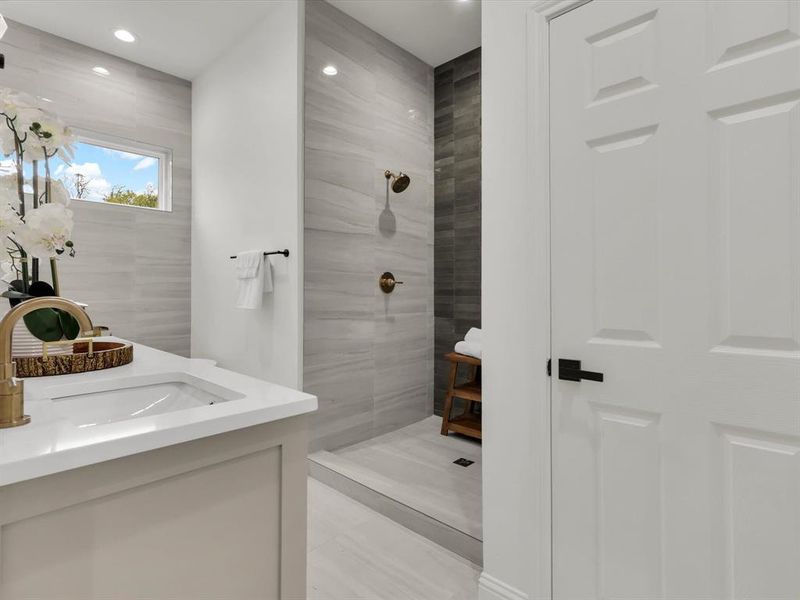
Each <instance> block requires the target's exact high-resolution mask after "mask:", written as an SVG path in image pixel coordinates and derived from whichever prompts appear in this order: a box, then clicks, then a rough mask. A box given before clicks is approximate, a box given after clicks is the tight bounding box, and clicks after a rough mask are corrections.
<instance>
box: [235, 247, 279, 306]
mask: <svg viewBox="0 0 800 600" xmlns="http://www.w3.org/2000/svg"><path fill="white" fill-rule="evenodd" d="M263 263H264V252H263V251H262V250H249V251H247V252H239V253H238V254H237V255H236V284H237V289H236V308H249V309H257V308H261V300H262V297H263V296H264V272H265V271H266V270H267V269H268V266H267V265H264V264H263ZM270 290H272V279H271V278H270Z"/></svg>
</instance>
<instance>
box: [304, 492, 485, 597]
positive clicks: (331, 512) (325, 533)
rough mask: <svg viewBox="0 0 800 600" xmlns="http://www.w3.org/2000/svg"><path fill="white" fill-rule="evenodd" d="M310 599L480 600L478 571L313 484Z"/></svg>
mask: <svg viewBox="0 0 800 600" xmlns="http://www.w3.org/2000/svg"><path fill="white" fill-rule="evenodd" d="M308 484H309V540H308V551H309V554H308V598H309V600H476V599H477V597H478V591H477V586H478V584H477V581H478V576H479V574H480V570H479V569H478V567H476V566H475V565H473V564H472V563H470V562H469V561H467V560H465V559H463V558H461V557H459V556H457V555H455V554H453V553H451V552H448V551H447V550H445V549H443V548H441V547H440V546H437V545H436V544H434V543H433V542H431V541H429V540H427V539H425V538H424V537H422V536H420V535H417V534H416V533H413V532H412V531H410V530H408V529H406V528H405V527H402V526H401V525H398V524H397V523H395V522H393V521H391V520H389V519H387V518H386V517H383V516H382V515H380V514H378V513H376V512H374V511H372V510H370V509H369V508H367V507H366V506H364V505H362V504H360V503H358V502H356V501H355V500H352V499H350V498H348V497H347V496H345V495H343V494H340V493H339V492H337V491H335V490H334V489H332V488H329V487H328V486H326V485H324V484H322V483H320V482H318V481H315V480H313V479H309V482H308Z"/></svg>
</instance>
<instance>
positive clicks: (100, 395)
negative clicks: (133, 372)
mask: <svg viewBox="0 0 800 600" xmlns="http://www.w3.org/2000/svg"><path fill="white" fill-rule="evenodd" d="M98 388H100V389H98ZM47 396H48V397H49V398H50V399H51V400H52V401H53V404H54V406H55V409H56V412H57V413H58V414H59V415H60V416H61V417H63V418H65V419H67V420H69V421H71V422H72V423H73V424H74V425H77V426H78V427H81V428H85V427H95V426H98V425H105V424H108V423H115V422H118V421H127V420H131V419H140V418H143V417H151V416H154V415H160V414H164V413H170V412H175V411H180V410H187V409H190V408H198V407H201V406H211V405H214V404H219V403H222V402H229V401H231V400H238V399H241V398H244V395H243V394H240V393H238V392H235V391H233V390H229V389H227V388H224V387H221V386H219V385H216V384H213V383H210V382H207V381H204V380H202V379H199V378H197V377H193V376H191V375H188V374H186V373H173V374H162V375H159V376H158V377H155V378H154V377H149V378H141V377H140V378H128V379H124V380H119V381H114V380H111V381H106V382H97V383H96V384H94V385H92V386H86V385H80V386H79V385H76V384H70V385H64V386H54V387H52V388H50V389H48V390H47Z"/></svg>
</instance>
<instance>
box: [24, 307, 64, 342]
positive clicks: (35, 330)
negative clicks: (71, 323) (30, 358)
mask: <svg viewBox="0 0 800 600" xmlns="http://www.w3.org/2000/svg"><path fill="white" fill-rule="evenodd" d="M22 319H23V320H24V321H25V325H26V326H27V327H28V331H30V332H31V333H32V334H33V335H34V337H36V338H37V339H40V340H42V341H43V342H57V341H58V340H60V339H62V338H63V337H64V330H63V329H62V327H61V320H60V319H59V315H58V311H56V310H54V309H52V308H40V309H39V310H35V311H33V312H32V313H29V314H27V315H25V316H24V317H22Z"/></svg>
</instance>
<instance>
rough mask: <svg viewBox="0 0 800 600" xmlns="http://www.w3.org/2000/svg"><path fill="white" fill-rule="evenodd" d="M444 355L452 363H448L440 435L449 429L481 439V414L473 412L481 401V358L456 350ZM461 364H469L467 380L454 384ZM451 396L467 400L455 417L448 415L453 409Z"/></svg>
mask: <svg viewBox="0 0 800 600" xmlns="http://www.w3.org/2000/svg"><path fill="white" fill-rule="evenodd" d="M444 357H445V358H446V359H447V360H449V361H450V362H451V363H452V364H451V365H450V381H449V383H448V386H447V395H446V396H445V397H444V413H443V414H442V435H448V434H449V433H450V432H451V431H455V432H456V433H461V434H463V435H468V436H470V437H474V438H478V439H481V416H480V415H479V414H475V406H476V403H478V402H480V401H481V381H480V375H479V374H480V368H481V359H480V358H474V357H472V356H467V355H466V354H459V353H457V352H448V353H447V354H445V355H444ZM461 364H465V365H469V368H470V376H469V381H467V382H466V383H461V384H456V379H458V366H459V365H461ZM453 398H461V399H462V400H466V401H467V405H466V407H465V408H464V412H463V413H461V414H460V415H459V416H457V417H451V416H450V413H451V412H452V410H453Z"/></svg>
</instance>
